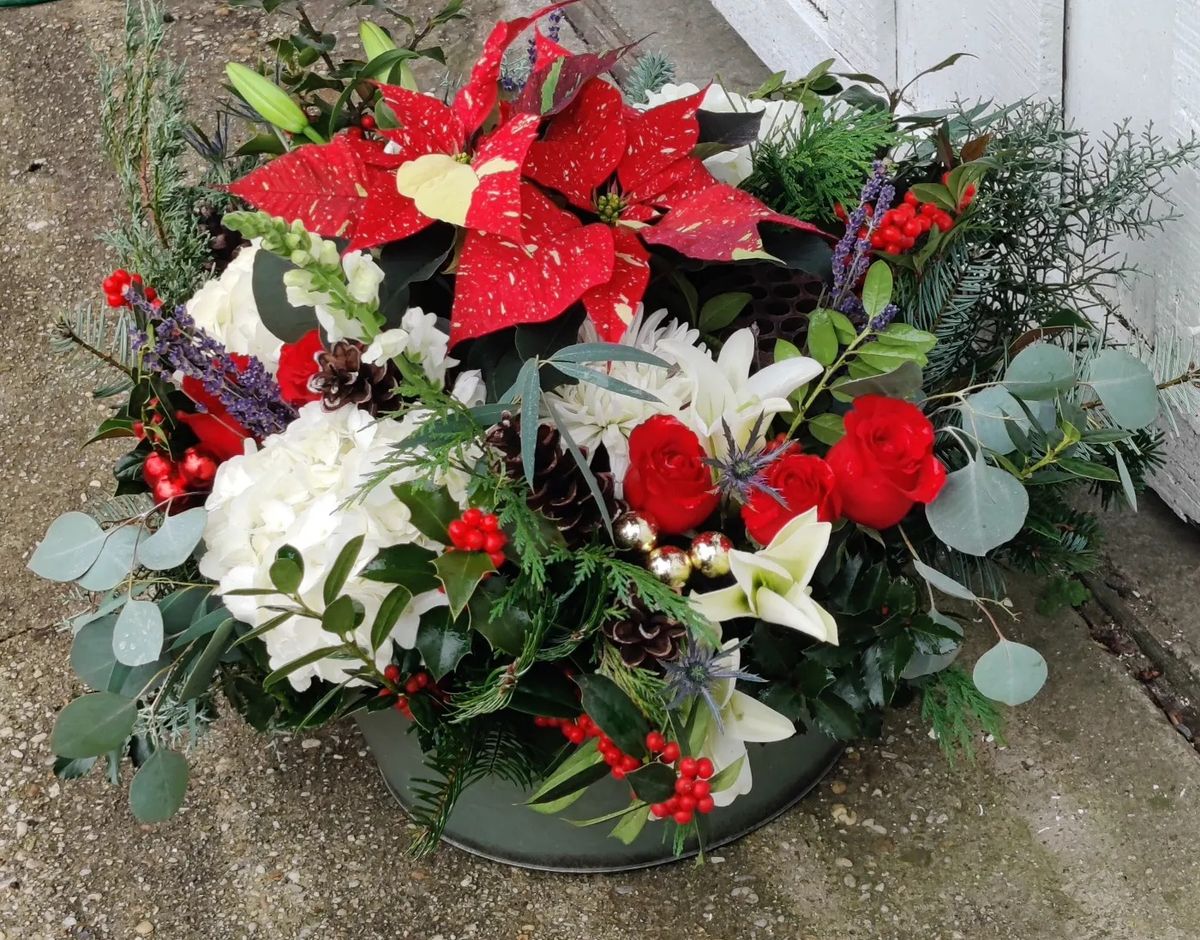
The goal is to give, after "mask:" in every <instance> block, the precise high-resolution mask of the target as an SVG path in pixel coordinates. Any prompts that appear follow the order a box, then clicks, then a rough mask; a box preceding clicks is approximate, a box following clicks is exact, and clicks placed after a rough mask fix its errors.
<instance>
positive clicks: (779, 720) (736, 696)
mask: <svg viewBox="0 0 1200 940" xmlns="http://www.w3.org/2000/svg"><path fill="white" fill-rule="evenodd" d="M721 720H722V721H723V722H724V723H725V733H726V734H727V735H733V736H734V737H737V738H741V739H742V740H743V741H753V742H755V743H759V744H766V743H769V742H771V741H783V740H784V739H786V738H790V737H791V736H792V735H794V734H795V733H796V727H795V725H793V724H792V723H791V722H790V721H788V719H787V718H785V717H784V716H783V715H781V714H780V713H779V712H777V711H775V709H773V708H771V707H770V706H768V705H764V704H763V703H762V702H760V701H759V700H758V699H756V698H751V697H750V696H749V695H747V694H746V693H745V692H734V693H733V697H732V698H730V700H729V704H728V705H727V706H726V707H725V708H724V710H722V712H721Z"/></svg>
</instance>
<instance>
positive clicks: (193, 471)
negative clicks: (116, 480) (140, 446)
mask: <svg viewBox="0 0 1200 940" xmlns="http://www.w3.org/2000/svg"><path fill="white" fill-rule="evenodd" d="M216 475H217V462H216V461H215V460H213V458H212V457H210V456H209V455H208V454H206V453H204V451H202V450H199V449H198V448H196V447H189V448H188V449H187V450H185V451H184V452H183V456H182V457H181V458H180V459H179V460H172V459H171V457H170V455H169V454H164V453H162V452H160V451H157V450H155V451H151V452H150V454H149V455H148V456H147V457H146V460H145V462H144V463H143V464H142V479H144V480H145V481H146V483H147V484H148V485H149V487H150V490H151V492H152V493H153V494H154V499H155V501H156V502H159V503H166V502H170V503H171V508H172V509H175V510H178V509H179V508H180V500H181V499H182V497H184V496H187V495H190V494H195V493H204V492H207V491H208V490H210V489H211V488H212V481H213V477H215V476H216Z"/></svg>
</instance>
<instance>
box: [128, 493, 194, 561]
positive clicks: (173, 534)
mask: <svg viewBox="0 0 1200 940" xmlns="http://www.w3.org/2000/svg"><path fill="white" fill-rule="evenodd" d="M207 519H208V513H207V512H206V511H205V509H204V507H203V506H196V507H195V508H194V509H188V510H185V511H184V512H181V513H176V514H175V515H171V516H167V518H166V519H165V520H164V522H163V524H162V525H161V526H160V527H159V529H158V531H157V532H155V533H154V534H153V535H151V536H149V537H148V538H146V539H144V540H143V541H142V543H141V544H140V545H139V546H138V552H137V560H138V563H139V564H140V565H143V566H144V567H146V568H149V569H151V570H152V571H169V570H170V569H172V568H178V567H179V566H180V565H182V564H183V563H184V562H185V561H187V560H188V559H189V558H191V557H192V552H194V551H195V550H196V546H198V545H199V544H200V539H201V538H202V537H203V535H204V523H205V521H206V520H207Z"/></svg>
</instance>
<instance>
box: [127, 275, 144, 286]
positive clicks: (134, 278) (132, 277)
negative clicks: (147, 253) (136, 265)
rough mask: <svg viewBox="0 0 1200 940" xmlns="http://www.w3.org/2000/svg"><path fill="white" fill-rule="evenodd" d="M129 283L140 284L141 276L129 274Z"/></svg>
mask: <svg viewBox="0 0 1200 940" xmlns="http://www.w3.org/2000/svg"><path fill="white" fill-rule="evenodd" d="M129 283H131V284H141V283H142V276H141V275H140V274H131V275H129Z"/></svg>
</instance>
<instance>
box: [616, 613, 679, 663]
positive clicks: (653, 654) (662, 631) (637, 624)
mask: <svg viewBox="0 0 1200 940" xmlns="http://www.w3.org/2000/svg"><path fill="white" fill-rule="evenodd" d="M601 629H602V630H603V632H604V635H605V636H606V637H608V639H609V641H610V642H611V643H612V644H613V645H614V646H615V647H616V648H617V650H618V652H620V654H621V659H622V660H623V661H624V662H625V665H627V666H653V665H656V664H658V663H661V662H664V661H668V660H672V659H674V658H675V657H676V656H677V655H679V647H680V644H681V641H682V640H683V637H684V635H685V634H686V633H687V628H686V627H685V626H684V625H683V624H681V623H679V622H677V621H675V620H672V619H671V618H670V617H668V616H667V615H666V614H660V613H652V612H650V611H649V610H647V609H646V608H645V607H644V606H642V605H641V604H638V605H636V606H635V607H633V608H631V609H630V610H629V612H628V613H627V614H626V615H625V616H624V617H623V618H622V619H620V620H609V621H607V622H606V623H605V624H604V626H603V627H602V628H601Z"/></svg>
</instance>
